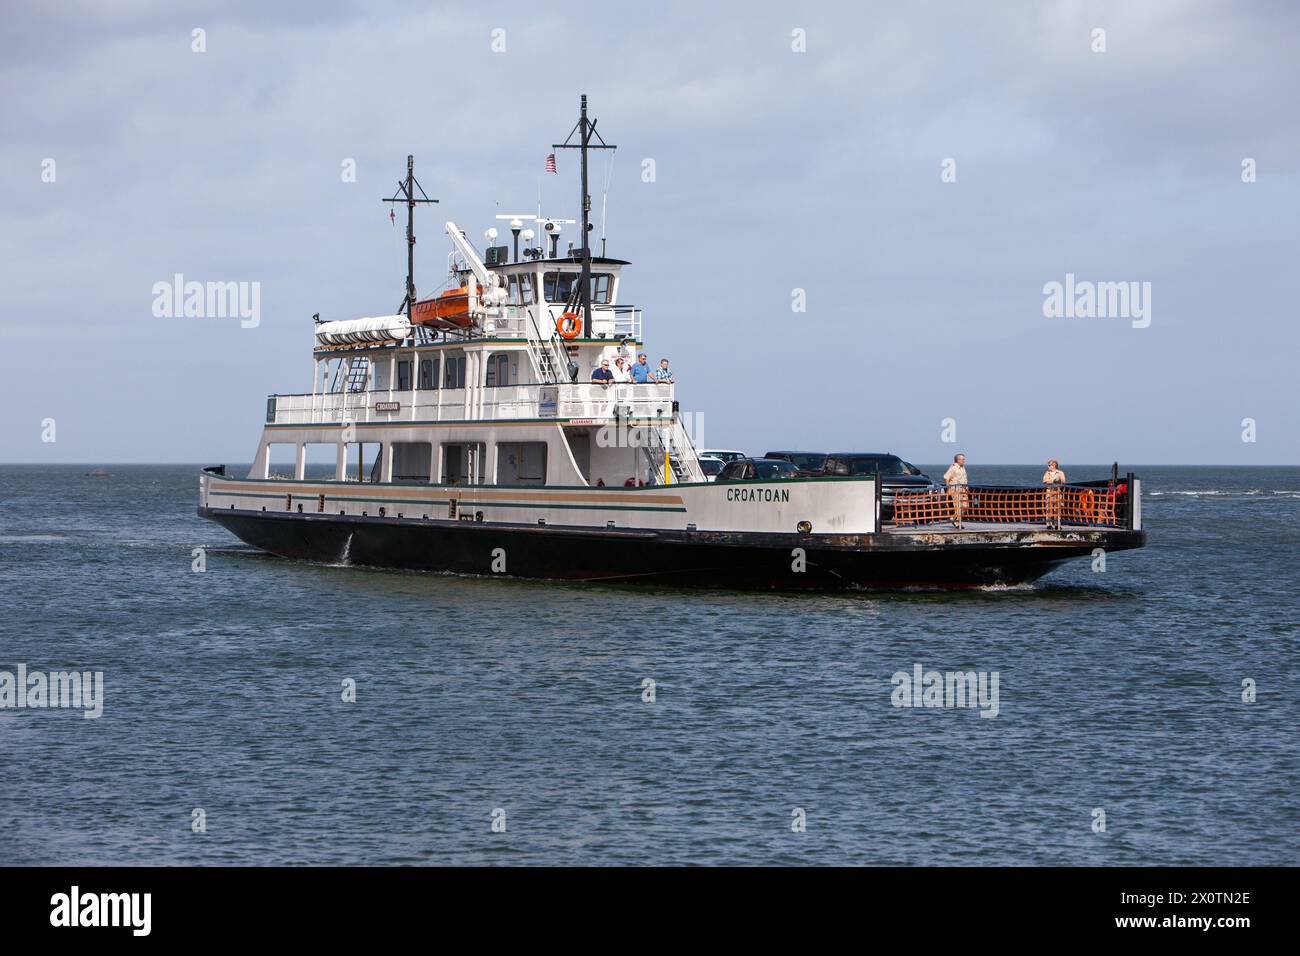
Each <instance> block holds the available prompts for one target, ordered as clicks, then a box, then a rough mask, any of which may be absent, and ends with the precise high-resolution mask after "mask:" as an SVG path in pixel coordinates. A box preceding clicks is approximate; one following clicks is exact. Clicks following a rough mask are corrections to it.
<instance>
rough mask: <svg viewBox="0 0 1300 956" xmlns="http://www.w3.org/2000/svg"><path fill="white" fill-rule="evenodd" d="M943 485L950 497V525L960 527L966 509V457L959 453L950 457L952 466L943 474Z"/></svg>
mask: <svg viewBox="0 0 1300 956" xmlns="http://www.w3.org/2000/svg"><path fill="white" fill-rule="evenodd" d="M943 481H944V484H946V485H947V486H948V494H949V495H951V496H952V524H953V527H954V528H960V527H961V513H962V511H963V510H965V508H966V484H967V481H966V456H965V455H963V454H961V453H960V452H959V453H957V454H956V455H953V456H952V464H951V465H949V466H948V470H947V471H945V472H944V473H943Z"/></svg>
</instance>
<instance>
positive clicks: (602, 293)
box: [543, 272, 614, 305]
mask: <svg viewBox="0 0 1300 956" xmlns="http://www.w3.org/2000/svg"><path fill="white" fill-rule="evenodd" d="M581 281H582V276H581V275H580V274H579V273H577V272H548V273H546V275H545V276H544V277H543V291H545V293H546V301H547V302H568V301H569V299H570V297H572V295H573V290H574V287H575V286H577V285H578V284H579V283H580V282H581ZM613 294H614V277H613V276H612V275H611V274H610V273H608V272H593V273H592V275H591V304H592V305H608V304H609V302H610V298H611V297H612V296H613Z"/></svg>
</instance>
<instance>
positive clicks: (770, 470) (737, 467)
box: [713, 458, 799, 482]
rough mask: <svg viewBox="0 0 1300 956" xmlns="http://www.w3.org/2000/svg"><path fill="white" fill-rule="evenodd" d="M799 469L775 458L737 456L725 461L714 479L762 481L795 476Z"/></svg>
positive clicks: (797, 474)
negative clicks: (724, 464)
mask: <svg viewBox="0 0 1300 956" xmlns="http://www.w3.org/2000/svg"><path fill="white" fill-rule="evenodd" d="M798 476H799V469H797V468H795V466H794V465H792V464H790V462H788V461H781V460H779V459H776V458H737V459H736V460H735V461H729V462H727V464H726V466H725V467H724V468H723V469H722V471H720V472H718V477H717V478H714V479H713V480H714V481H715V482H716V481H763V480H766V479H770V478H797V477H798Z"/></svg>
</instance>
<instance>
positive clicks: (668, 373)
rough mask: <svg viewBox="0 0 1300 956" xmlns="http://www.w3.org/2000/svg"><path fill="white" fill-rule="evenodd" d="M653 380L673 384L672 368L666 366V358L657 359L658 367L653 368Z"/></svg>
mask: <svg viewBox="0 0 1300 956" xmlns="http://www.w3.org/2000/svg"><path fill="white" fill-rule="evenodd" d="M655 382H656V383H658V384H660V385H671V384H673V370H672V369H670V368H669V367H668V360H667V359H660V360H659V367H658V368H657V369H655Z"/></svg>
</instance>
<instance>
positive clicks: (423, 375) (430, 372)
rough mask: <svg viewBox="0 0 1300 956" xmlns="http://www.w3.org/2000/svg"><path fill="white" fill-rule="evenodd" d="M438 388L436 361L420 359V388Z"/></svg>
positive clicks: (433, 359) (434, 359)
mask: <svg viewBox="0 0 1300 956" xmlns="http://www.w3.org/2000/svg"><path fill="white" fill-rule="evenodd" d="M437 387H438V360H437V359H436V358H426V359H420V388H423V389H434V388H437Z"/></svg>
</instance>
